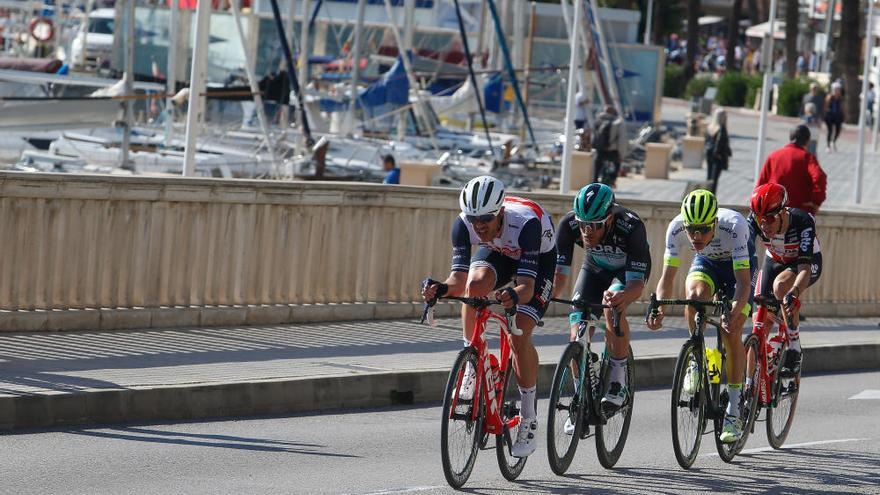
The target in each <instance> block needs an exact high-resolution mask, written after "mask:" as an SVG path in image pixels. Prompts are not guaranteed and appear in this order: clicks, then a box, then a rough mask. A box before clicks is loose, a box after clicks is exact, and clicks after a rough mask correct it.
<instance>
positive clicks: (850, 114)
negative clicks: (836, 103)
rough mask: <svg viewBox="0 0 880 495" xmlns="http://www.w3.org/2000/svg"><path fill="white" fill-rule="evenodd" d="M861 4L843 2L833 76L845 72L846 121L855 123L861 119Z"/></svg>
mask: <svg viewBox="0 0 880 495" xmlns="http://www.w3.org/2000/svg"><path fill="white" fill-rule="evenodd" d="M861 17H862V10H861V2H860V1H859V0H843V3H842V4H841V11H840V25H841V26H842V27H843V29H841V30H840V49H838V50H836V51H835V60H834V65H835V67H834V70H832V74H840V73H841V72H843V81H844V91H845V100H846V103H845V108H846V121H847V122H848V123H851V124H852V123H855V122H857V121H858V118H859V94H860V92H861V86H860V85H859V69H860V67H859V59H860V58H861V53H862V50H861V46H860V45H861V43H860V42H861V32H862V30H861V29H860V28H859V26H860V25H861Z"/></svg>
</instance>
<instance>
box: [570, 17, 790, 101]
mask: <svg viewBox="0 0 880 495" xmlns="http://www.w3.org/2000/svg"><path fill="white" fill-rule="evenodd" d="M587 1H589V2H590V11H591V12H592V13H593V22H594V24H595V26H596V37H597V38H599V52H600V53H601V54H602V65H604V66H605V74H606V75H607V76H608V81H607V82H608V84H607V86H608V93H609V94H610V96H611V104H612V105H614V108H616V109H617V115H619V116H620V117H621V118H624V117H625V114H624V113H623V103H622V102H621V101H620V94H618V92H617V82H616V81H617V75H616V74H614V67H613V66H612V64H611V54H610V53H609V52H608V42H607V41H606V40H605V28H603V27H602V19H601V18H600V17H599V7H597V6H596V3H595V2H594V1H593V0H587ZM773 1H774V2H775V1H776V0H773ZM579 21H580V17H578V16H577V15H575V22H579Z"/></svg>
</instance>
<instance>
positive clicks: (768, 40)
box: [755, 0, 776, 182]
mask: <svg viewBox="0 0 880 495" xmlns="http://www.w3.org/2000/svg"><path fill="white" fill-rule="evenodd" d="M768 31H769V34H765V35H764V44H763V46H762V53H761V63H762V64H764V81H763V83H762V84H763V86H762V87H761V119H760V121H759V123H758V149H757V155H755V182H758V176H759V175H760V174H761V166H762V165H763V164H764V146H765V144H766V140H767V139H766V138H767V111H768V109H769V108H770V104H769V103H770V102H769V101H768V100H770V87H771V86H772V84H773V75H772V74H771V71H772V70H773V43H774V40H775V38H773V33H774V32H775V31H776V0H770V22H769V27H768Z"/></svg>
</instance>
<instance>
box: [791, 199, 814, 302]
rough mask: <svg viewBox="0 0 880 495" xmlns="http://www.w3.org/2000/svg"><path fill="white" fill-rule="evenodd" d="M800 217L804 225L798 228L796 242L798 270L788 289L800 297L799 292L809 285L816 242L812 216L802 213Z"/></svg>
mask: <svg viewBox="0 0 880 495" xmlns="http://www.w3.org/2000/svg"><path fill="white" fill-rule="evenodd" d="M794 211H797V210H794ZM799 216H800V215H799ZM800 218H803V219H804V225H803V227H802V228H801V230H800V235H799V242H798V258H797V267H798V272H797V277H796V278H795V280H794V286H793V287H792V288H791V291H789V292H793V293H794V296H795V297H800V295H801V292H803V291H804V290H806V289H807V287H808V286H809V285H810V277H811V276H812V264H813V247H814V245H815V243H816V221H815V220H813V216H812V215H808V214H804V215H803V216H800Z"/></svg>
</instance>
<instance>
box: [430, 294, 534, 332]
mask: <svg viewBox="0 0 880 495" xmlns="http://www.w3.org/2000/svg"><path fill="white" fill-rule="evenodd" d="M439 299H446V300H449V301H459V302H461V303H464V304H467V305H468V306H470V307H472V308H474V309H476V310H481V309H486V308H488V307H490V306H495V305H498V306H503V304H501V301H499V300H497V299H489V298H487V297H460V296H442V297H435V298H434V299H432V300H430V301H428V302H426V303H425V310H424V311H423V312H422V319H421V322H420V323H424V322H425V320H428V324H429V325H431V326H435V323H434V312H433V311H431V310H432V309H433V308H434V305H435V304H437V301H438V300H439ZM504 315H505V317H506V318H507V331H508V332H510V334H511V335H516V336H517V337H518V336H520V335H522V334H523V332H522V330H520V329H519V328H517V327H516V306H514V307H512V308H510V309H508V308H504Z"/></svg>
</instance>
